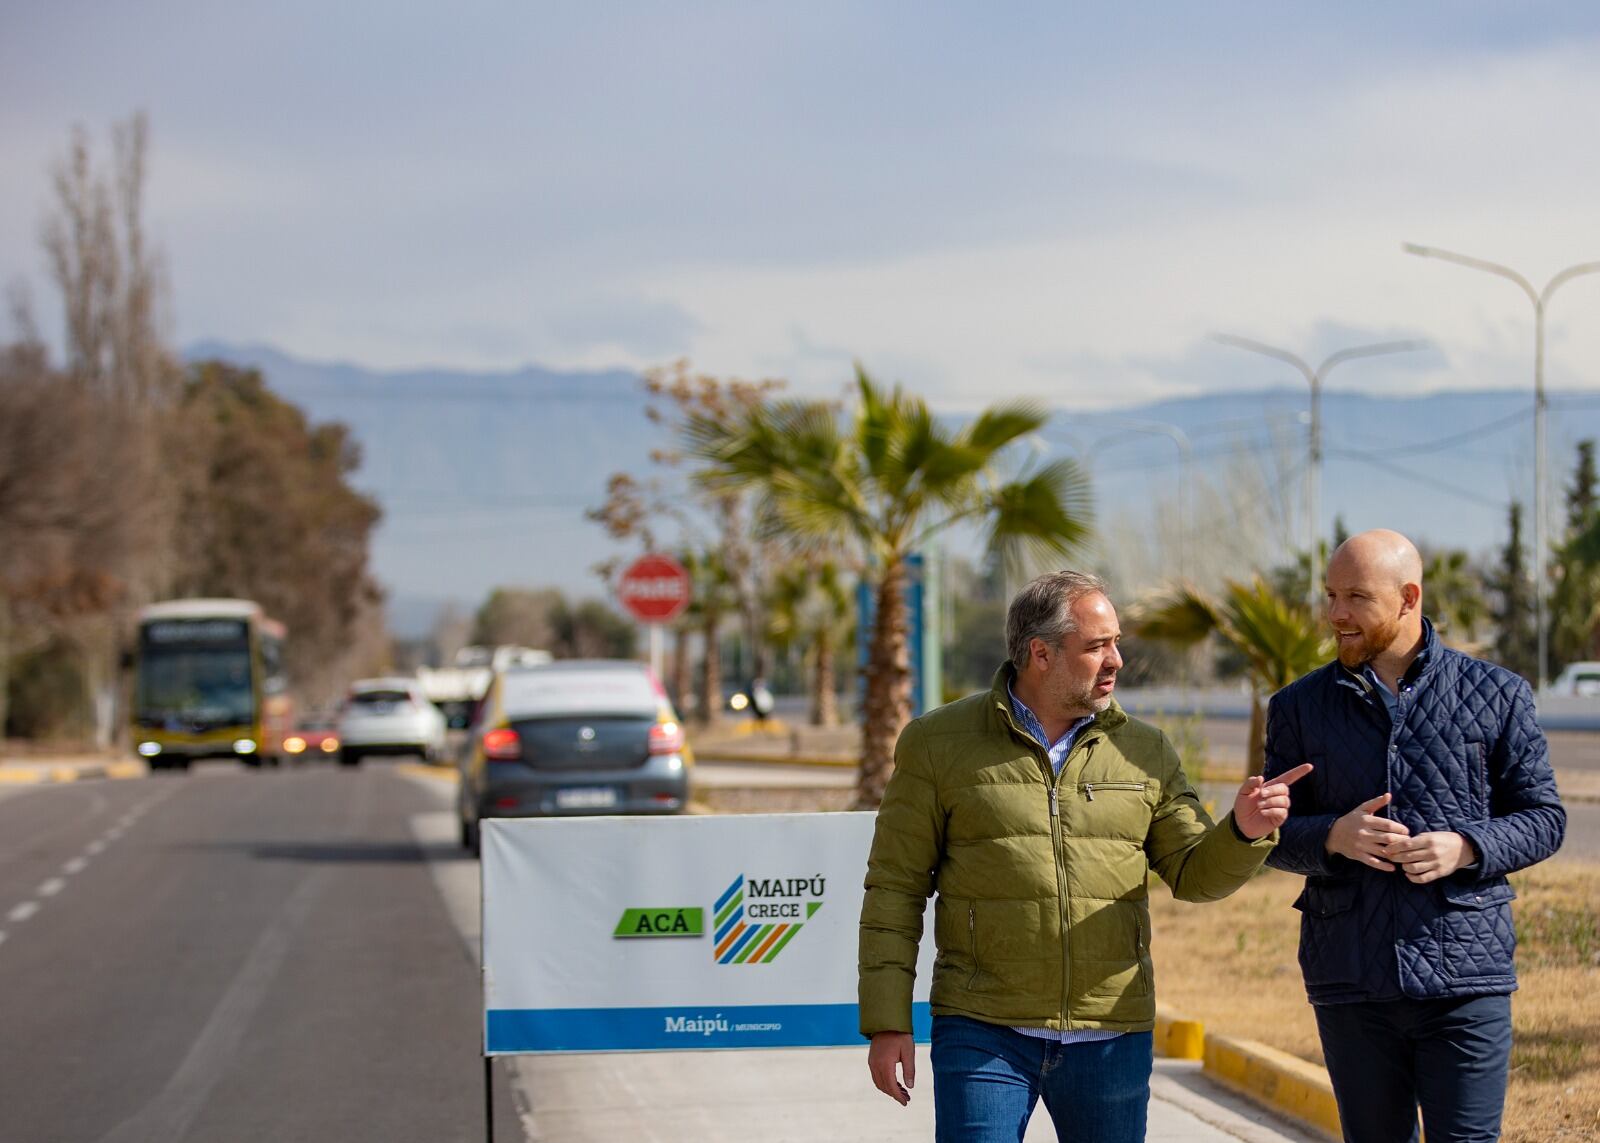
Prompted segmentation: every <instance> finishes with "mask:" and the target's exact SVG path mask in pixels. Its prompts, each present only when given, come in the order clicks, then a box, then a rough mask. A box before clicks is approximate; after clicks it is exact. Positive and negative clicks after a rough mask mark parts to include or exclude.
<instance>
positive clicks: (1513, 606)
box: [1488, 500, 1539, 679]
mask: <svg viewBox="0 0 1600 1143" xmlns="http://www.w3.org/2000/svg"><path fill="white" fill-rule="evenodd" d="M1506 524H1507V532H1508V535H1507V537H1506V546H1505V547H1504V548H1502V549H1501V551H1500V563H1499V566H1498V567H1497V568H1496V569H1495V570H1494V572H1493V574H1492V575H1490V577H1489V580H1488V586H1489V589H1490V591H1491V592H1493V593H1494V604H1493V606H1492V607H1491V609H1490V614H1491V615H1492V616H1493V617H1494V621H1495V628H1496V631H1495V640H1494V654H1495V658H1496V659H1498V660H1499V661H1500V663H1501V664H1502V665H1503V666H1506V667H1509V668H1510V669H1511V670H1513V671H1516V672H1517V673H1518V674H1520V675H1522V676H1523V677H1524V678H1527V679H1532V678H1533V677H1534V676H1535V675H1536V674H1537V672H1538V669H1539V667H1538V662H1537V660H1538V657H1539V633H1538V631H1537V630H1536V626H1537V624H1536V621H1535V617H1534V598H1533V577H1532V575H1530V574H1529V572H1528V560H1527V554H1526V551H1525V547H1524V544H1523V539H1522V505H1521V504H1520V503H1518V502H1517V501H1515V500H1513V501H1512V502H1511V507H1510V509H1509V510H1508V513H1507V520H1506Z"/></svg>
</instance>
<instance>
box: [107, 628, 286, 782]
mask: <svg viewBox="0 0 1600 1143" xmlns="http://www.w3.org/2000/svg"><path fill="white" fill-rule="evenodd" d="M283 639H284V629H283V624H281V623H278V622H277V621H276V620H273V619H269V618H268V617H267V615H266V613H265V612H263V611H262V610H261V607H260V605H259V604H256V603H252V602H251V601H249V600H245V599H178V600H172V601H170V602H167V603H155V604H151V605H150V606H149V607H146V608H145V609H144V610H143V611H142V612H140V614H139V634H138V642H137V644H136V649H135V652H134V671H135V681H134V699H133V742H134V746H135V749H137V750H138V752H139V754H140V755H141V756H142V757H143V758H144V759H145V760H146V761H148V762H149V764H150V766H151V768H152V769H169V768H173V767H177V768H179V769H184V770H187V769H188V768H189V764H190V763H191V762H193V761H194V760H195V759H197V758H237V759H239V760H240V761H241V762H243V763H245V764H246V765H247V766H259V765H261V763H262V761H263V760H266V761H267V762H269V763H270V764H272V765H274V766H276V765H278V764H279V763H280V762H281V761H282V758H283V740H284V738H285V737H286V736H287V735H288V734H289V732H290V728H291V726H292V724H293V718H294V704H293V701H292V700H291V699H290V697H289V691H288V684H287V682H286V680H285V678H284V674H283Z"/></svg>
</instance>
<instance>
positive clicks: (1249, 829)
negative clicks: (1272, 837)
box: [1233, 762, 1311, 841]
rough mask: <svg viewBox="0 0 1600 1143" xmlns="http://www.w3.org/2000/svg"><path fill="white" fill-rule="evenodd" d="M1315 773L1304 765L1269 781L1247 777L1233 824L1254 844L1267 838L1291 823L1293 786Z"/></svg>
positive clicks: (1235, 803)
mask: <svg viewBox="0 0 1600 1143" xmlns="http://www.w3.org/2000/svg"><path fill="white" fill-rule="evenodd" d="M1309 773H1311V763H1309V762H1302V763H1300V765H1298V766H1296V767H1295V768H1294V769H1293V770H1286V771H1284V772H1283V773H1282V774H1279V775H1278V776H1277V777H1276V778H1274V779H1273V780H1272V781H1270V782H1268V781H1266V780H1265V779H1263V778H1262V777H1261V776H1260V775H1259V774H1258V775H1256V776H1255V777H1252V778H1246V779H1245V780H1244V785H1242V786H1240V787H1239V792H1238V794H1236V795H1235V796H1234V799H1233V824H1234V825H1236V826H1238V827H1239V832H1240V833H1242V834H1244V836H1245V837H1247V838H1249V839H1250V840H1251V841H1255V840H1256V839H1257V838H1263V837H1266V836H1267V835H1268V834H1269V833H1271V832H1272V831H1273V830H1275V829H1277V828H1278V827H1279V826H1281V825H1282V824H1283V823H1284V822H1286V821H1288V820H1289V787H1290V786H1291V785H1293V784H1294V783H1295V782H1298V781H1299V780H1300V779H1301V778H1304V777H1305V776H1306V775H1307V774H1309Z"/></svg>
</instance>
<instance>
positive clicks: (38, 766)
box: [0, 760, 150, 786]
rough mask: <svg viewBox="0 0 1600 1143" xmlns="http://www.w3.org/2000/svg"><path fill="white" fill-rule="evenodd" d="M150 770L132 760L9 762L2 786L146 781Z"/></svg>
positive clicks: (0, 774) (0, 770)
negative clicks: (101, 779) (136, 779)
mask: <svg viewBox="0 0 1600 1143" xmlns="http://www.w3.org/2000/svg"><path fill="white" fill-rule="evenodd" d="M149 772H150V768H149V767H148V766H146V765H145V764H144V763H143V762H136V761H133V760H123V761H110V760H107V761H104V762H91V763H88V764H86V765H79V764H76V763H73V764H68V763H62V762H7V763H4V764H0V786H43V785H59V784H60V783H63V782H80V781H87V780H88V779H91V778H143V777H144V776H145V775H146V774H148V773H149Z"/></svg>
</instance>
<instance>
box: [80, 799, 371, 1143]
mask: <svg viewBox="0 0 1600 1143" xmlns="http://www.w3.org/2000/svg"><path fill="white" fill-rule="evenodd" d="M375 788H376V787H375V786H374V785H373V784H371V783H365V784H363V785H362V787H361V788H360V792H359V793H358V795H357V800H356V801H355V802H354V803H353V804H352V805H351V806H350V808H349V811H348V812H347V813H346V815H345V822H344V828H343V830H341V831H340V836H344V837H364V836H366V830H367V828H368V821H369V819H370V818H371V816H372V814H371V804H370V803H371V801H372V798H373V796H374V795H373V794H372V793H371V791H372V790H373V789H375ZM328 869H329V867H328V866H326V865H323V866H316V867H313V868H312V871H311V872H310V873H308V874H306V876H305V877H304V879H303V880H302V881H301V882H300V884H299V885H298V886H297V887H296V888H295V891H294V892H293V893H292V894H290V896H289V899H288V900H287V901H285V902H284V903H283V905H282V907H281V908H279V910H278V912H277V915H276V916H274V917H273V918H272V919H271V920H270V921H269V922H268V924H267V926H266V928H265V929H264V930H263V931H262V933H261V936H260V937H258V938H257V939H256V943H255V946H254V947H253V948H252V949H251V950H250V955H249V956H248V957H246V958H245V961H244V963H243V964H242V965H240V967H239V971H238V972H236V973H235V974H234V976H233V979H232V980H231V981H230V982H229V984H228V989H227V991H226V992H225V993H223V995H222V998H221V999H220V1000H218V1001H217V1003H216V1005H215V1006H214V1007H213V1008H212V1010H211V1015H210V1017H209V1018H208V1019H207V1020H206V1022H205V1026H204V1027H202V1028H201V1029H200V1032H199V1034H198V1035H197V1036H196V1037H195V1039H194V1042H193V1043H192V1044H191V1045H190V1046H189V1051H188V1052H187V1053H186V1054H185V1055H184V1057H183V1059H182V1060H181V1061H180V1062H178V1064H177V1068H176V1070H175V1071H174V1072H173V1073H172V1075H171V1077H170V1078H169V1079H168V1080H167V1082H166V1084H165V1086H163V1087H162V1089H161V1090H160V1091H159V1092H157V1093H156V1094H155V1096H153V1097H152V1098H151V1099H150V1101H149V1102H148V1103H146V1104H145V1105H144V1106H143V1107H141V1108H140V1109H139V1110H138V1111H137V1112H136V1113H135V1114H134V1115H133V1116H132V1117H131V1118H128V1119H124V1120H123V1121H122V1122H121V1123H120V1124H118V1125H117V1126H116V1127H114V1128H112V1129H111V1130H110V1131H108V1132H107V1133H106V1134H105V1135H103V1136H101V1137H100V1143H143V1141H144V1140H147V1139H181V1138H183V1137H184V1136H185V1135H187V1134H188V1131H189V1128H190V1127H191V1126H192V1125H193V1123H194V1121H195V1118H196V1117H197V1116H198V1115H199V1114H200V1112H201V1111H202V1110H204V1108H205V1105H206V1101H207V1100H208V1099H209V1098H210V1095H211V1092H212V1090H213V1089H214V1088H215V1087H216V1085H217V1084H218V1083H219V1082H221V1081H222V1080H223V1079H224V1078H228V1077H231V1076H233V1075H234V1074H235V1069H236V1068H237V1067H238V1063H239V1061H238V1058H237V1057H238V1056H239V1053H240V1045H241V1044H243V1043H244V1042H245V1039H246V1037H247V1034H249V1033H250V1032H251V1030H252V1028H253V1026H254V1024H255V1014H256V1011H257V1010H258V1009H259V1008H260V1007H261V1005H262V1004H264V1003H265V1002H266V999H267V994H268V992H269V991H270V990H271V988H272V985H273V983H274V982H275V981H276V980H277V977H278V974H279V971H280V970H281V968H282V966H283V962H284V960H285V958H286V957H287V956H288V955H289V952H290V950H291V948H292V947H293V945H294V938H295V936H296V934H298V933H299V932H300V931H301V930H303V929H304V928H305V926H306V922H307V921H308V919H309V917H310V915H311V912H312V908H313V906H314V905H315V904H316V900H317V897H318V896H319V895H320V894H321V892H322V886H323V884H324V881H325V879H326V878H327V876H328Z"/></svg>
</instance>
